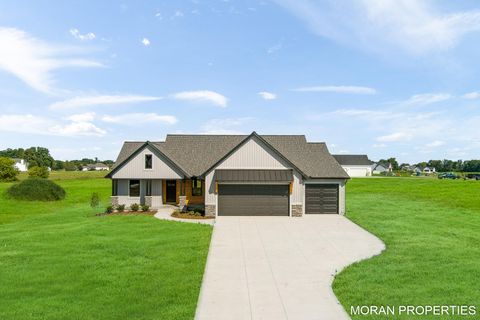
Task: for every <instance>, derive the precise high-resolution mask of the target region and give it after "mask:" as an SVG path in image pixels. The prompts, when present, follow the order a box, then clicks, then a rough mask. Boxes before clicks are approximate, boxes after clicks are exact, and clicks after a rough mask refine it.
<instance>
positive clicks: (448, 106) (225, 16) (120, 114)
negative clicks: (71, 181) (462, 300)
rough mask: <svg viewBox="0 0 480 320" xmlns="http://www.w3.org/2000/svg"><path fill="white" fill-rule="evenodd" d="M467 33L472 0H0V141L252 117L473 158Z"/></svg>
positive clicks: (151, 132)
mask: <svg viewBox="0 0 480 320" xmlns="http://www.w3.org/2000/svg"><path fill="white" fill-rule="evenodd" d="M479 40H480V4H479V3H478V2H477V1H446V0H445V1H427V0H425V1H419V0H345V1H331V0H323V1H320V0H319V1H311V0H278V1H266V0H264V1H253V0H252V1H250V0H244V1H233V0H230V1H229V0H223V1H221V0H218V1H204V0H186V1H59V0H58V1H41V0H39V1H24V0H15V1H8V0H6V1H1V2H0V149H6V148H18V147H23V148H26V147H30V146H44V147H48V148H49V149H50V151H51V154H52V155H53V156H54V158H56V159H62V160H68V159H78V158H84V157H89V158H93V157H98V158H100V159H115V158H116V156H117V154H118V152H119V150H120V148H121V145H122V143H123V141H126V140H129V141H138V140H140V141H146V140H150V141H158V140H163V139H165V137H166V134H168V133H180V134H181V133H185V134H186V133H195V134H199V133H203V134H249V133H251V132H252V131H256V132H257V133H259V134H305V135H306V137H307V139H308V140H309V141H325V142H326V143H327V145H328V147H329V149H330V152H332V153H350V154H365V153H366V154H368V155H369V157H370V158H371V159H372V160H378V159H380V158H387V157H396V158H397V159H398V160H399V161H400V162H408V163H416V162H420V161H424V160H429V159H444V158H447V159H454V160H456V159H463V160H468V159H478V158H480V130H478V126H479V125H480V77H479V75H480V63H479V60H478V57H479V56H480V45H479V43H480V41H479Z"/></svg>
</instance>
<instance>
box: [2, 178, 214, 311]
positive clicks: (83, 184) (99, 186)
mask: <svg viewBox="0 0 480 320" xmlns="http://www.w3.org/2000/svg"><path fill="white" fill-rule="evenodd" d="M104 174H105V173H102V174H99V173H95V172H93V173H88V172H87V173H63V174H58V173H54V174H52V179H55V180H57V182H58V183H59V184H60V185H62V186H63V187H64V188H65V190H66V192H67V198H66V199H65V200H63V201H60V202H56V203H42V202H17V201H12V200H8V199H6V198H5V195H4V191H5V189H6V188H7V187H8V186H9V185H10V184H7V183H0V319H192V318H193V316H194V313H195V308H196V303H197V299H198V293H199V289H200V284H201V280H202V276H203V270H204V266H205V261H206V257H207V252H208V246H209V243H210V236H211V230H212V229H211V227H210V226H205V225H195V224H187V223H176V222H166V221H160V220H158V219H155V218H153V217H151V216H103V217H96V216H94V211H93V210H92V209H91V208H90V207H89V197H90V195H91V193H92V192H98V193H99V194H100V195H101V199H102V203H103V204H102V209H103V208H104V206H106V205H107V202H108V196H109V193H110V181H109V180H107V179H102V178H99V177H100V176H103V175H104ZM72 178H74V179H72ZM77 178H79V179H77Z"/></svg>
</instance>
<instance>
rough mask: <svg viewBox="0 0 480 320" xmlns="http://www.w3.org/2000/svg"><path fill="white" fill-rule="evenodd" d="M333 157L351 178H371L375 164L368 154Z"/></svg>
mask: <svg viewBox="0 0 480 320" xmlns="http://www.w3.org/2000/svg"><path fill="white" fill-rule="evenodd" d="M333 157H334V158H335V159H336V160H337V162H338V163H339V164H340V165H341V166H342V168H343V170H345V172H346V173H348V175H349V176H350V177H369V176H371V175H372V164H373V162H372V161H371V160H370V159H368V156H367V155H366V154H334V155H333Z"/></svg>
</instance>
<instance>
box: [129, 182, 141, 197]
mask: <svg viewBox="0 0 480 320" xmlns="http://www.w3.org/2000/svg"><path fill="white" fill-rule="evenodd" d="M129 195H130V197H140V180H130V193H129Z"/></svg>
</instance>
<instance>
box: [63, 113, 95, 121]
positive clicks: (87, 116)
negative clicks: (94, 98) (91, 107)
mask: <svg viewBox="0 0 480 320" xmlns="http://www.w3.org/2000/svg"><path fill="white" fill-rule="evenodd" d="M67 119H68V120H71V121H73V122H90V121H93V119H95V112H86V113H80V114H73V115H71V116H69V117H67Z"/></svg>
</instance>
